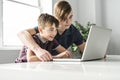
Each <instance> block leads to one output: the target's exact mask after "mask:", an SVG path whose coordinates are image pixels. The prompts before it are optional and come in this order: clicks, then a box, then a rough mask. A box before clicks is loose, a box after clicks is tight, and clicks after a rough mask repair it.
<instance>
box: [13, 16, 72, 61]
mask: <svg viewBox="0 0 120 80" xmlns="http://www.w3.org/2000/svg"><path fill="white" fill-rule="evenodd" d="M58 26H59V22H58V20H57V19H56V18H54V17H53V16H51V15H49V14H41V15H40V16H39V18H38V31H39V33H37V34H35V35H33V36H32V37H33V39H34V41H35V42H36V43H37V44H38V45H39V46H40V47H41V48H42V49H45V50H47V51H48V53H47V54H44V53H42V52H40V53H41V55H40V56H39V57H38V56H37V55H36V54H35V53H34V51H32V50H31V49H29V48H28V47H26V46H24V47H23V49H22V50H21V52H20V55H19V57H18V58H17V60H16V61H15V62H16V63H19V62H34V61H51V60H52V59H53V58H67V57H70V56H71V53H70V52H69V51H67V50H66V49H65V48H64V47H62V46H61V45H59V44H58V42H57V41H56V40H55V39H54V37H55V36H56V34H57V28H58ZM53 49H55V50H56V51H58V52H59V53H60V52H62V53H60V54H58V55H54V54H52V53H51V52H52V50H53ZM44 56H45V57H44ZM46 56H47V58H48V59H46Z"/></svg>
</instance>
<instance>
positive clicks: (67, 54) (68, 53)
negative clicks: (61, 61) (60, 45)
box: [53, 50, 71, 58]
mask: <svg viewBox="0 0 120 80" xmlns="http://www.w3.org/2000/svg"><path fill="white" fill-rule="evenodd" d="M70 57H71V53H70V52H69V51H68V50H66V51H64V52H62V53H60V54H58V55H56V56H54V57H53V58H70Z"/></svg>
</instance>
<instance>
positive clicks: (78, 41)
mask: <svg viewBox="0 0 120 80" xmlns="http://www.w3.org/2000/svg"><path fill="white" fill-rule="evenodd" d="M73 36H74V43H75V44H76V45H81V44H82V43H83V42H84V39H83V36H82V35H81V33H80V32H79V30H77V29H76V31H75V33H74V35H73Z"/></svg>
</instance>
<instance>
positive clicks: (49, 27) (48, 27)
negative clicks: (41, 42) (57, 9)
mask: <svg viewBox="0 0 120 80" xmlns="http://www.w3.org/2000/svg"><path fill="white" fill-rule="evenodd" d="M45 28H46V29H51V28H53V29H54V28H55V29H56V26H55V24H53V25H49V26H46V27H45Z"/></svg>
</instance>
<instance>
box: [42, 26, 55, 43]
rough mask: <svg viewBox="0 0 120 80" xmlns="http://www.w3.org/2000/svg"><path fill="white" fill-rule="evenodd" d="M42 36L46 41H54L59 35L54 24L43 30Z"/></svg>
mask: <svg viewBox="0 0 120 80" xmlns="http://www.w3.org/2000/svg"><path fill="white" fill-rule="evenodd" d="M41 34H42V37H43V39H44V40H46V41H52V40H53V39H54V37H55V36H56V34H57V29H56V27H55V24H53V25H52V26H46V27H45V28H44V29H42V32H41Z"/></svg>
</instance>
